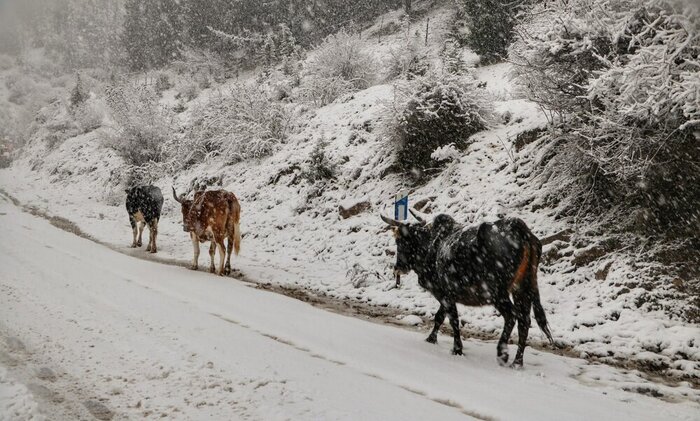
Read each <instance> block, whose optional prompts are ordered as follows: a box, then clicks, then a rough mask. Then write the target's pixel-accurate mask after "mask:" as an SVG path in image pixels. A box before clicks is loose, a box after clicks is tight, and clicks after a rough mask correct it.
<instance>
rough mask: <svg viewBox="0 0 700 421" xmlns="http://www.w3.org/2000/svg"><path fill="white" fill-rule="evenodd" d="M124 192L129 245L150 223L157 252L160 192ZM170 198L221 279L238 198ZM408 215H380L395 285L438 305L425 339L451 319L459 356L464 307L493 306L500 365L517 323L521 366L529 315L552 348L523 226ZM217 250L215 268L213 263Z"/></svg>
mask: <svg viewBox="0 0 700 421" xmlns="http://www.w3.org/2000/svg"><path fill="white" fill-rule="evenodd" d="M126 193H127V196H126V209H127V211H128V213H129V221H130V222H131V227H132V230H133V242H132V245H131V246H132V247H140V246H141V235H142V233H143V229H144V227H145V225H148V227H149V230H150V238H149V242H148V246H147V248H146V250H147V251H149V252H151V253H155V252H156V251H157V247H156V238H157V235H158V220H159V219H160V216H161V210H162V208H163V194H162V193H161V191H160V189H159V188H158V187H155V186H137V187H133V188H131V189H128V190H127V191H126ZM173 198H174V199H175V200H176V201H177V202H178V203H179V204H180V205H181V209H182V227H183V230H184V231H185V232H188V233H189V235H190V238H191V240H192V245H193V247H194V258H193V262H192V268H193V269H197V267H198V258H199V243H200V242H205V241H210V242H211V245H210V248H209V256H210V259H211V264H210V271H211V272H212V273H214V272H216V274H218V275H223V274H228V273H230V271H231V252H232V251H233V252H235V253H236V255H238V252H239V251H240V246H241V229H240V218H241V207H240V204H239V203H238V200H237V199H236V196H235V195H234V194H233V193H231V192H228V191H226V190H209V191H199V192H195V193H194V197H193V199H185V197H184V195H183V196H178V195H177V192H176V191H175V188H173ZM411 214H412V215H413V216H414V217H415V218H416V220H417V221H418V222H417V223H407V222H400V221H396V220H393V219H390V218H387V217H386V216H383V215H382V216H381V218H382V220H383V221H384V222H385V223H386V224H387V225H389V226H390V227H391V228H392V230H393V233H394V237H395V239H396V263H395V265H394V272H395V274H396V277H397V280H398V279H399V277H400V275H401V274H407V273H409V272H411V271H413V272H415V273H416V275H417V276H418V283H419V285H420V286H421V287H422V288H424V289H425V290H427V291H428V292H430V293H431V294H432V295H433V296H434V297H435V299H437V301H438V302H439V304H440V308H439V309H438V311H437V313H436V314H435V320H434V327H433V330H432V331H431V333H430V335H429V336H428V338H427V339H426V340H427V341H428V342H430V343H436V342H437V334H438V331H439V329H440V326H442V323H443V322H444V320H445V316H447V317H448V318H449V321H450V326H451V327H452V332H453V337H454V347H453V349H452V352H453V353H454V354H459V355H461V354H462V339H461V336H460V333H459V329H460V323H459V317H458V313H457V304H458V303H459V304H463V305H466V306H483V305H493V306H494V307H495V308H496V310H498V312H499V313H500V314H501V316H502V317H503V319H504V327H503V332H502V334H501V337H500V339H499V341H498V346H497V358H498V361H499V363H501V364H505V363H507V362H508V347H507V344H508V340H509V339H510V336H511V333H512V331H513V328H514V327H515V323H516V322H517V323H518V350H517V353H516V355H515V359H514V360H513V366H514V367H521V366H522V364H523V352H524V350H525V346H526V342H527V337H528V331H529V329H530V312H531V310H534V314H535V321H536V322H537V325H538V326H539V327H540V329H541V330H542V332H543V333H544V334H545V335H546V336H547V339H548V340H549V341H550V343H552V344H554V340H553V339H552V335H551V333H550V331H549V327H548V325H547V318H546V316H545V312H544V309H543V308H542V304H541V301H540V294H539V289H538V286H537V271H538V266H539V261H540V257H541V255H542V244H541V243H540V241H539V240H538V239H537V237H536V236H535V235H534V234H533V233H532V231H530V229H529V228H528V226H527V225H526V224H525V222H523V221H522V220H520V219H517V218H505V219H500V220H498V221H496V222H493V223H482V224H480V225H478V226H474V227H464V226H463V225H461V224H459V223H457V222H456V221H455V220H454V219H453V218H452V217H450V216H448V215H444V214H440V215H437V216H436V217H435V218H434V219H433V221H432V222H431V223H427V221H425V220H424V219H423V218H422V217H421V216H420V215H418V214H416V213H415V212H413V211H412V210H411ZM224 240H227V244H226V247H224ZM216 248H218V249H219V268H218V269H216V267H215V265H214V256H215V251H216ZM224 262H225V264H224ZM511 297H512V299H511Z"/></svg>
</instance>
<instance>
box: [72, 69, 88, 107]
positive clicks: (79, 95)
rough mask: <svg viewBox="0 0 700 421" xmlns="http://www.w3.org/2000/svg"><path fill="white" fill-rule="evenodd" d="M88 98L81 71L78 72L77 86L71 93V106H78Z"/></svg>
mask: <svg viewBox="0 0 700 421" xmlns="http://www.w3.org/2000/svg"><path fill="white" fill-rule="evenodd" d="M86 99H87V94H86V93H85V91H84V90H83V83H82V81H81V80H80V73H78V74H76V78H75V87H74V88H73V90H72V91H71V94H70V104H71V107H77V106H78V105H80V104H82V103H83V102H85V100H86Z"/></svg>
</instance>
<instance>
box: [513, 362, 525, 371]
mask: <svg viewBox="0 0 700 421" xmlns="http://www.w3.org/2000/svg"><path fill="white" fill-rule="evenodd" d="M510 368H512V369H513V370H522V369H523V361H522V360H520V361H513V364H511V365H510Z"/></svg>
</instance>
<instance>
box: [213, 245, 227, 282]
mask: <svg viewBox="0 0 700 421" xmlns="http://www.w3.org/2000/svg"><path fill="white" fill-rule="evenodd" d="M215 240H216V246H217V247H218V248H219V270H217V271H216V274H217V275H219V276H223V275H224V261H225V260H226V246H225V245H224V236H223V235H222V236H220V237H218V238H217V237H215Z"/></svg>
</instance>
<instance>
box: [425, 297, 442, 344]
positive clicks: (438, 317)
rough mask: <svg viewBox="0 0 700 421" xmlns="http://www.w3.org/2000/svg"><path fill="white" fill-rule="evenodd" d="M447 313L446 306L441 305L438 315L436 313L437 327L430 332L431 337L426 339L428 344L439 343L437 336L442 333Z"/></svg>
mask: <svg viewBox="0 0 700 421" xmlns="http://www.w3.org/2000/svg"><path fill="white" fill-rule="evenodd" d="M445 312H446V311H445V306H444V305H442V303H440V308H439V309H438V311H437V313H435V326H433V331H432V332H430V335H428V337H427V338H426V339H425V340H426V342H430V343H431V344H434V343H437V335H438V332H439V331H440V326H442V322H444V321H445Z"/></svg>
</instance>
